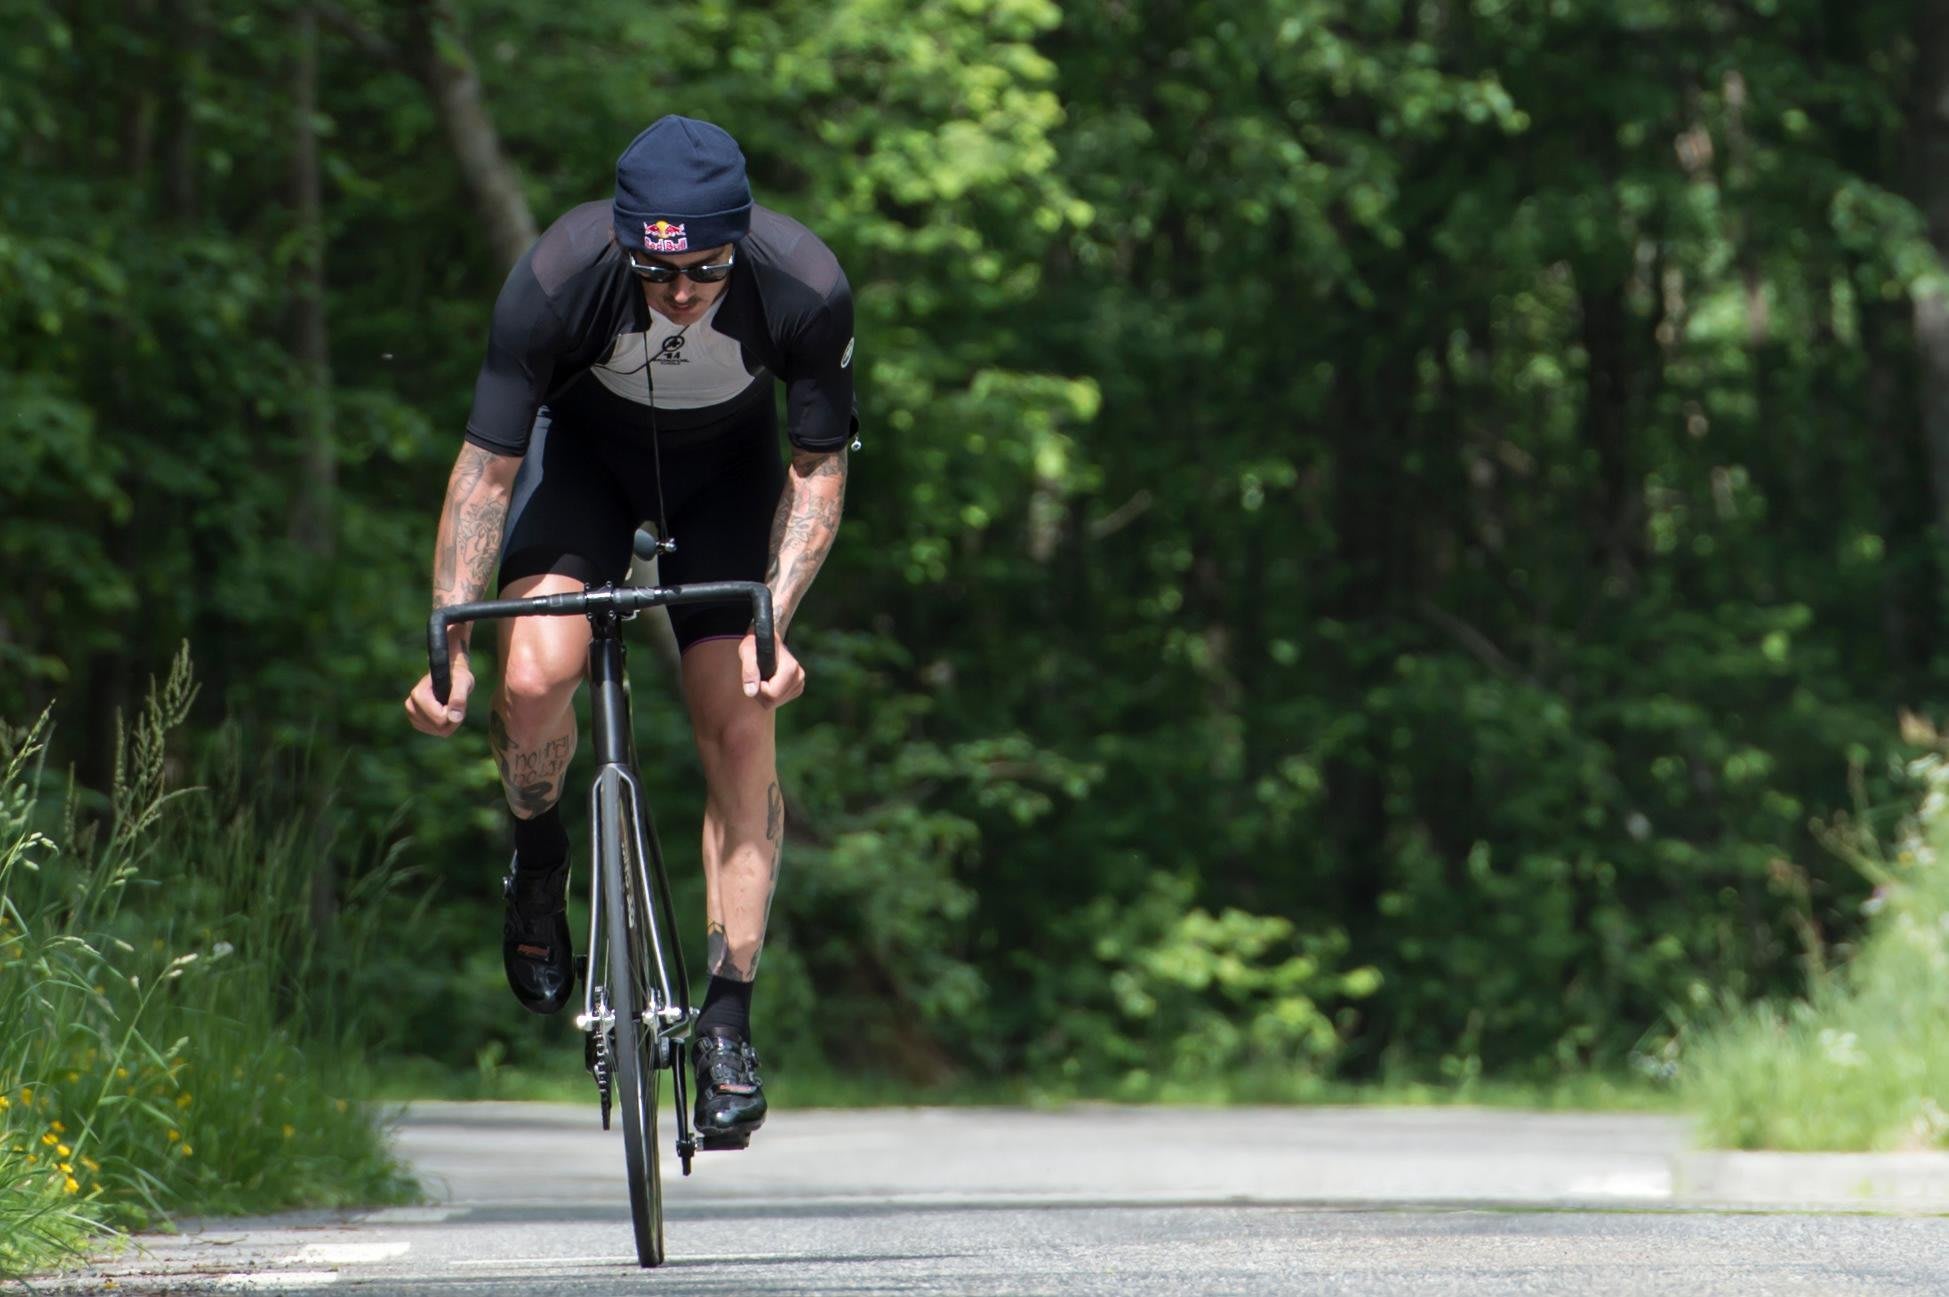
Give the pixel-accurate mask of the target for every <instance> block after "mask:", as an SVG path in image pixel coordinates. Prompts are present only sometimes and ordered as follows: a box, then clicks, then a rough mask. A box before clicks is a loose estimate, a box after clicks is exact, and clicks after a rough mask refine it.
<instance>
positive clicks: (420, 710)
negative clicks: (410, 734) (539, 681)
mask: <svg viewBox="0 0 1949 1297" xmlns="http://www.w3.org/2000/svg"><path fill="white" fill-rule="evenodd" d="M520 467H521V457H520V456H518V455H497V454H495V453H494V452H492V451H490V450H483V449H482V448H481V447H479V446H476V445H474V444H472V443H471V442H469V443H468V444H466V445H464V446H462V447H461V448H460V455H459V458H457V459H455V460H454V462H453V473H452V474H451V475H450V476H449V477H448V478H447V499H446V503H445V504H444V505H443V506H442V507H441V509H440V530H439V534H438V537H437V538H436V539H435V540H434V542H433V606H434V607H436V608H444V607H446V606H447V605H449V604H456V603H467V602H470V601H472V600H475V599H479V598H480V597H482V596H483V595H484V594H486V593H487V586H488V582H490V581H491V580H493V578H494V565H495V563H496V561H498V560H499V558H500V556H501V528H502V526H503V525H504V524H505V523H506V522H507V516H508V500H509V497H510V496H512V494H513V492H514V475H515V471H516V470H517V469H519V468H520ZM472 633H473V626H472V624H471V623H463V624H462V625H459V626H455V627H453V628H452V630H451V631H450V632H449V637H448V643H449V645H450V649H449V651H450V653H451V654H452V657H451V662H452V667H453V692H452V694H451V696H450V697H449V698H448V700H447V702H446V704H445V705H444V706H442V705H441V704H440V702H439V701H438V700H436V699H435V698H434V697H433V683H432V678H431V677H430V676H428V677H423V678H421V680H420V682H419V684H418V685H416V686H415V687H414V689H413V692H412V694H411V695H409V696H408V697H407V699H406V715H407V717H408V718H409V719H410V720H411V721H412V723H413V727H414V728H415V729H418V730H423V731H425V732H426V733H428V734H451V733H452V732H453V731H454V730H455V729H456V728H458V726H459V725H460V722H461V720H462V719H463V718H464V717H465V716H466V714H467V695H468V694H469V693H471V692H472V691H473V687H474V673H473V671H472V669H471V668H470V667H469V665H468V662H467V645H468V641H469V640H470V639H471V638H472Z"/></svg>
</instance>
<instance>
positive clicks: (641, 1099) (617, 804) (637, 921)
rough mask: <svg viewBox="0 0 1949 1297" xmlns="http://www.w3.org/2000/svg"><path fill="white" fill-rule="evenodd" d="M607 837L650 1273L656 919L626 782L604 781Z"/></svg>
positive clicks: (617, 984)
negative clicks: (650, 1023) (627, 807)
mask: <svg viewBox="0 0 1949 1297" xmlns="http://www.w3.org/2000/svg"><path fill="white" fill-rule="evenodd" d="M604 782H605V785H606V787H605V788H604V791H603V794H602V796H601V799H600V807H601V811H600V817H601V825H600V833H599V835H598V841H600V842H602V843H603V844H605V857H606V858H605V861H604V868H603V871H602V885H603V889H604V892H603V896H604V901H605V907H604V908H605V909H606V910H607V915H606V917H607V919H608V924H607V926H608V929H609V982H610V1000H611V1003H612V1004H613V1006H614V1008H615V1013H616V1090H617V1096H616V1097H617V1100H618V1103H617V1107H618V1109H619V1110H620V1115H621V1117H622V1121H623V1161H624V1164H625V1166H626V1167H627V1169H628V1174H629V1217H630V1224H631V1226H632V1227H633V1228H634V1230H635V1233H636V1261H637V1264H638V1265H640V1266H642V1267H643V1268H645V1269H648V1268H650V1267H652V1266H659V1265H662V1264H663V1257H664V1251H663V1177H662V1173H661V1167H660V1165H659V1163H660V1160H661V1159H660V1154H659V1150H658V1148H657V1139H656V1108H657V1066H656V1058H655V1051H656V1033H655V1032H654V1031H653V1030H650V1029H647V1028H645V1026H644V1023H643V1012H644V1010H645V1009H647V1008H648V1007H649V1006H650V996H649V970H648V963H649V957H648V953H647V950H646V948H645V947H646V945H647V938H646V937H645V935H644V928H643V925H644V924H645V923H647V922H648V921H649V908H648V898H646V897H645V896H643V894H642V886H641V880H642V876H643V875H642V869H641V868H640V866H639V865H638V863H637V862H636V860H635V850H634V846H633V842H634V837H635V835H634V833H633V832H631V831H630V830H629V826H628V825H627V824H626V823H625V821H624V818H623V813H622V797H621V793H620V789H621V784H622V781H621V780H620V779H609V780H605V781H604Z"/></svg>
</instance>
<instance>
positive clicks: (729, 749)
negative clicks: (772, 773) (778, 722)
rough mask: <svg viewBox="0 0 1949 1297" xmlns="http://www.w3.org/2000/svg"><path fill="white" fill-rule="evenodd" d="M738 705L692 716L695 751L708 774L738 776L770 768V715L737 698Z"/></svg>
mask: <svg viewBox="0 0 1949 1297" xmlns="http://www.w3.org/2000/svg"><path fill="white" fill-rule="evenodd" d="M737 701H738V702H739V703H740V704H743V705H741V706H737V707H735V708H728V709H725V710H724V711H723V712H721V713H715V714H714V713H712V712H706V713H704V714H701V715H699V716H697V717H696V718H695V724H696V730H697V752H698V755H699V757H700V759H701V760H702V761H703V764H704V773H705V775H706V776H707V777H714V778H725V779H738V778H744V777H749V776H750V775H752V774H754V773H760V772H763V771H768V770H770V769H771V767H772V764H773V760H774V758H773V735H772V715H771V713H770V712H767V711H765V710H763V709H762V708H760V707H758V706H756V705H755V704H752V703H750V702H748V701H747V700H745V699H743V698H740V699H738V700H737Z"/></svg>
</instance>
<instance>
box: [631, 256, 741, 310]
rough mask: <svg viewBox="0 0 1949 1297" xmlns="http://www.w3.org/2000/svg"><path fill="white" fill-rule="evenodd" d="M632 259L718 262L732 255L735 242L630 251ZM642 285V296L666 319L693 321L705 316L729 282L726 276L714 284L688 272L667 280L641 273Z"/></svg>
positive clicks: (686, 264)
mask: <svg viewBox="0 0 1949 1297" xmlns="http://www.w3.org/2000/svg"><path fill="white" fill-rule="evenodd" d="M629 256H630V260H631V261H633V262H634V263H635V264H637V265H638V266H676V267H678V268H680V269H681V268H685V267H689V266H703V265H712V266H715V265H719V264H721V263H723V262H726V261H729V260H730V259H731V257H732V245H731V244H728V243H726V244H723V245H721V246H719V247H715V248H706V249H704V250H703V251H702V252H672V253H668V254H657V255H651V254H650V253H647V252H631V253H630V254H629ZM637 282H638V283H640V284H642V285H643V300H644V301H646V302H648V303H649V304H650V309H651V310H653V311H655V312H656V313H657V314H658V315H661V316H663V317H664V318H665V319H667V320H671V321H673V322H675V323H677V324H691V323H694V322H695V321H697V320H701V319H703V318H704V312H705V311H707V310H709V309H710V305H711V303H712V302H715V301H716V300H717V298H718V295H719V294H720V293H722V292H723V291H724V289H725V288H726V287H727V286H728V285H729V284H730V282H731V281H730V279H729V278H728V277H727V278H724V279H721V280H719V281H718V282H717V283H715V284H700V283H698V282H697V281H696V280H694V279H692V278H691V277H690V276H689V275H678V276H677V277H676V278H675V279H672V280H670V281H668V282H667V283H661V284H653V283H651V282H650V281H649V280H647V279H643V278H641V277H639V278H638V280H637Z"/></svg>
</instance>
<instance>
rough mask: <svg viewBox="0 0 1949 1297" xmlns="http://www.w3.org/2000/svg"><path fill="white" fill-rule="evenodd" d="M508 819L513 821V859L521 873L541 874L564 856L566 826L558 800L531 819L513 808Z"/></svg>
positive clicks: (565, 851) (566, 847) (566, 854)
mask: <svg viewBox="0 0 1949 1297" xmlns="http://www.w3.org/2000/svg"><path fill="white" fill-rule="evenodd" d="M508 818H509V819H511V820H513V821H514V859H515V864H516V866H517V867H518V868H519V869H520V871H521V872H522V873H524V874H528V873H545V872H546V871H548V870H550V869H553V868H554V867H555V866H557V865H559V864H561V863H562V862H563V861H564V860H567V859H568V829H567V828H565V827H563V825H562V808H561V804H560V803H559V802H558V803H556V804H555V805H554V806H551V807H549V808H548V809H547V810H545V811H543V812H542V813H541V814H539V815H537V816H535V817H534V818H533V819H531V820H524V819H522V818H521V817H519V816H518V815H516V814H515V813H514V812H513V811H509V812H508Z"/></svg>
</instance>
